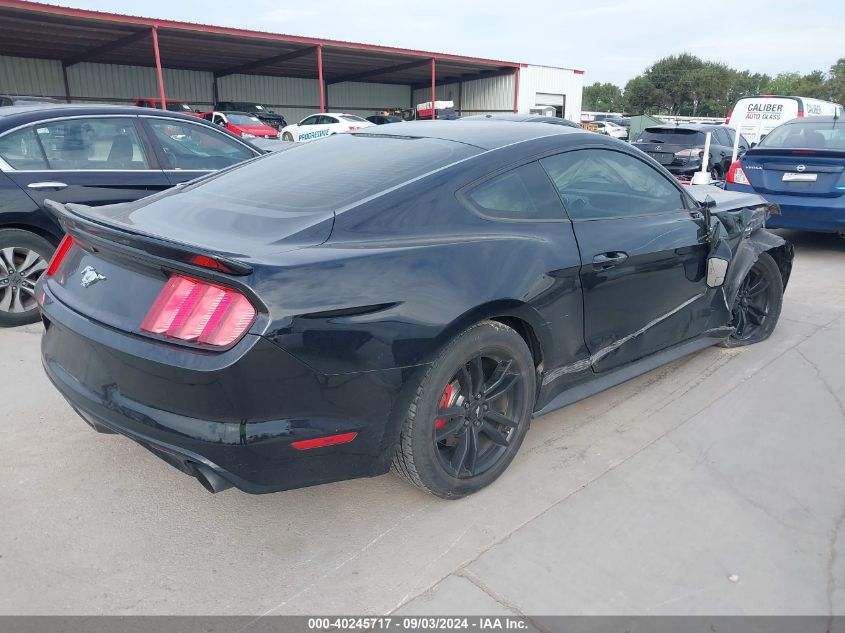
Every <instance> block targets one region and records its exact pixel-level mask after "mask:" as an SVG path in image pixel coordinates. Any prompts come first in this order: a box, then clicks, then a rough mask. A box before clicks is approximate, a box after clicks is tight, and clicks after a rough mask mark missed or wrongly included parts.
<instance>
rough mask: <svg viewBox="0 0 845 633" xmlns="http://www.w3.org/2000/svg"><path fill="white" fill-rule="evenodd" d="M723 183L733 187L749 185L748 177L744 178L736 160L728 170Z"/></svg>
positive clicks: (743, 173)
mask: <svg viewBox="0 0 845 633" xmlns="http://www.w3.org/2000/svg"><path fill="white" fill-rule="evenodd" d="M725 181H726V182H729V183H733V184H735V185H750V184H751V182H750V181H749V180H748V176H746V175H745V172H744V171H743V170H742V167H741V166H740V164H739V161H738V160H737V161H734V162H733V163H731V166H730V169H728V175H727V176H726V177H725Z"/></svg>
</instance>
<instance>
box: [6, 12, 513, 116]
mask: <svg viewBox="0 0 845 633" xmlns="http://www.w3.org/2000/svg"><path fill="white" fill-rule="evenodd" d="M0 56H9V57H22V58H32V59H44V60H58V61H60V62H61V69H62V76H63V81H64V89H65V95H64V96H65V98H66V99H67V100H70V99H71V96H72V90H71V87H72V86H71V82H70V81H69V78H68V69H69V68H71V67H73V66H75V65H77V64H81V63H83V62H90V63H99V64H117V65H128V66H142V67H152V68H155V69H156V77H157V86H158V93H159V94H158V98H159V99H160V100H161V101H162V102H163V103H164V102H166V99H167V86H166V85H165V80H164V75H163V72H162V70H163V68H168V69H181V70H190V71H205V72H208V73H212V82H213V95H214V100H215V101H217V98H218V86H217V83H218V79H220V78H222V77H226V76H229V75H233V74H239V75H260V76H269V77H297V78H305V79H316V80H317V82H318V85H319V103H318V104H317V107H318V108H319V109H320V111H326V87H327V86H328V85H332V84H339V83H342V82H367V83H379V84H397V85H404V86H410V87H411V94H413V90H415V89H420V88H424V87H425V88H428V87H430V89H431V100H432V101H434V100H435V92H436V91H435V88H436V86H438V85H443V84H453V83H457V84H458V85H459V86H461V85H462V84H463V82H467V81H472V80H476V79H483V78H487V77H497V76H502V75H512V76H513V77H514V80H513V87H514V95H513V110H514V111H516V109H517V94H518V91H519V70H520V67H521V65H520V64H519V63H515V62H505V61H498V60H492V59H481V58H474V57H465V56H460V55H450V54H444V53H434V52H428V51H417V50H410V49H401V48H394V47H388V46H375V45H369V44H360V43H355V42H343V41H337V40H325V39H318V38H309V37H299V36H293V35H283V34H278V33H267V32H260V31H249V30H244V29H235V28H227V27H220V26H207V25H201V24H193V23H186V22H175V21H170V20H158V19H152V18H142V17H134V16H127V15H119V14H112V13H103V12H96V11H87V10H81V9H72V8H67V7H58V6H53V5H47V4H41V3H35V2H26V1H23V0H0ZM458 93H459V95H460V89H459V91H458ZM459 99H460V97H459ZM340 105H341V106H342V104H340Z"/></svg>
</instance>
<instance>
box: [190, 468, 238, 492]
mask: <svg viewBox="0 0 845 633" xmlns="http://www.w3.org/2000/svg"><path fill="white" fill-rule="evenodd" d="M191 467H192V468H193V471H194V477H196V478H197V481H199V482H200V484H202V487H203V488H205V489H206V490H208V491H209V492H211V493H216V492H222V491H224V490H228V489H229V488H231V487H232V484H231V483H230V482H228V481H226V480H225V479H223V477H221V476H220V475H219V474H217V472H215V471H214V470H212V469H211V468H209V467H208V466H204V465H203V464H194V463H192V464H191Z"/></svg>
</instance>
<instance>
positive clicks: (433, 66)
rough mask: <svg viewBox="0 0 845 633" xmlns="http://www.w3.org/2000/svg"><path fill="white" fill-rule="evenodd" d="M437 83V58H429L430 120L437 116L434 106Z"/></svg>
mask: <svg viewBox="0 0 845 633" xmlns="http://www.w3.org/2000/svg"><path fill="white" fill-rule="evenodd" d="M436 84H437V60H436V59H435V58H434V57H432V58H431V120H432V121H433V120H434V119H436V118H437V108H436V107H435V106H434V98H435V96H436V95H435V87H436Z"/></svg>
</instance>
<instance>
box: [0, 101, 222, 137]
mask: <svg viewBox="0 0 845 633" xmlns="http://www.w3.org/2000/svg"><path fill="white" fill-rule="evenodd" d="M98 114H103V115H115V114H125V115H127V116H137V115H139V114H143V115H144V116H151V117H162V118H178V119H184V120H186V121H194V122H196V121H200V119H199V118H198V117H195V116H190V115H187V114H182V113H180V112H171V111H170V110H161V109H159V108H139V107H137V106H123V105H102V104H101V105H89V104H82V103H40V104H32V105H19V106H18V105H15V106H8V107H5V108H0V131H3V130H5V129H8V128H11V127H15V126H17V125H24V124H26V123H32V122H35V121H40V120H42V119H59V118H62V117H72V116H81V115H98ZM209 125H210V124H209Z"/></svg>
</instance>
